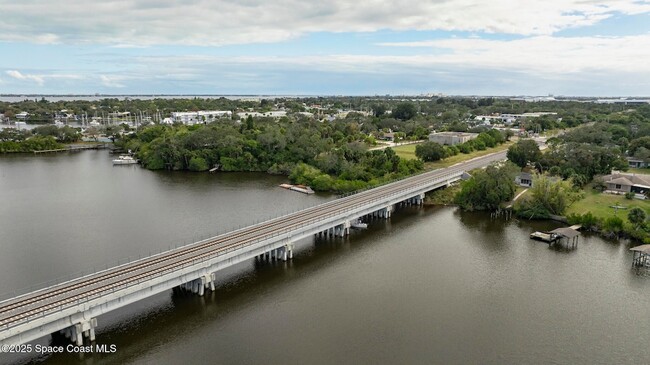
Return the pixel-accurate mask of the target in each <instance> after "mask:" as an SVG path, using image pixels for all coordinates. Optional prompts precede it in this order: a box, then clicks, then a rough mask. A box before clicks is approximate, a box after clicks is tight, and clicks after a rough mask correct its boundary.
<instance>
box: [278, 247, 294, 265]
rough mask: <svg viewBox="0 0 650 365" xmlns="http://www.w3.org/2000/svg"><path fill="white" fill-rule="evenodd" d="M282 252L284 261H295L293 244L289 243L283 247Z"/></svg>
mask: <svg viewBox="0 0 650 365" xmlns="http://www.w3.org/2000/svg"><path fill="white" fill-rule="evenodd" d="M281 250H282V261H287V260H291V259H293V243H287V244H285V245H284V246H283V247H281Z"/></svg>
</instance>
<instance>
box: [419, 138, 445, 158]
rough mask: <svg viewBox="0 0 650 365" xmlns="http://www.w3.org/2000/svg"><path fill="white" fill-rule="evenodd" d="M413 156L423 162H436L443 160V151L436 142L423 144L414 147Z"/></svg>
mask: <svg viewBox="0 0 650 365" xmlns="http://www.w3.org/2000/svg"><path fill="white" fill-rule="evenodd" d="M415 156H417V157H418V158H419V159H420V160H422V161H425V162H431V161H438V160H440V159H443V158H445V149H444V148H443V147H442V146H441V145H440V144H439V143H436V142H431V141H428V142H424V143H420V144H418V145H417V146H415Z"/></svg>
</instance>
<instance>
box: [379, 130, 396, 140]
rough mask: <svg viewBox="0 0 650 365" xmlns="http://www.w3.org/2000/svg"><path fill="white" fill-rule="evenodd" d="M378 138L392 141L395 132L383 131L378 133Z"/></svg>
mask: <svg viewBox="0 0 650 365" xmlns="http://www.w3.org/2000/svg"><path fill="white" fill-rule="evenodd" d="M379 139H381V140H382V141H391V142H392V141H394V140H395V133H393V132H387V133H383V134H381V135H380V137H379Z"/></svg>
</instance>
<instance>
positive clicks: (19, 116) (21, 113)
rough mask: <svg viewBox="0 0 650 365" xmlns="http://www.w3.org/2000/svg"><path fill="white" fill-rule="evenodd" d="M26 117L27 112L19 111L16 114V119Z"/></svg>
mask: <svg viewBox="0 0 650 365" xmlns="http://www.w3.org/2000/svg"><path fill="white" fill-rule="evenodd" d="M27 117H29V113H27V112H20V113H18V114H16V119H19V120H25V119H27Z"/></svg>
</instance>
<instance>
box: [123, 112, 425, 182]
mask: <svg viewBox="0 0 650 365" xmlns="http://www.w3.org/2000/svg"><path fill="white" fill-rule="evenodd" d="M366 138H367V135H366V134H364V133H362V132H361V131H360V130H359V125H358V124H357V123H355V122H347V121H337V122H334V123H320V122H316V121H313V120H312V121H309V120H307V121H302V122H291V121H289V120H288V119H283V120H280V121H273V120H265V119H258V120H255V121H253V119H252V118H249V119H248V120H246V121H245V122H242V123H239V122H235V121H222V122H218V123H212V124H208V125H196V126H191V127H188V126H173V127H170V126H160V125H158V126H151V127H147V128H144V129H142V130H141V131H140V132H138V133H137V134H134V135H132V136H128V137H125V138H124V139H122V140H121V141H119V142H118V145H120V146H122V147H123V148H124V149H130V150H132V151H135V152H136V153H137V156H138V158H139V159H140V160H141V162H142V164H143V166H144V167H146V168H148V169H152V170H158V169H171V170H191V171H205V170H208V169H210V168H212V167H218V168H220V169H221V170H222V171H266V172H270V173H282V174H291V175H290V177H291V179H292V180H293V181H295V182H298V183H304V184H309V185H311V186H312V187H313V188H314V189H316V190H335V191H349V190H357V189H361V188H365V187H367V186H371V185H376V184H379V183H382V182H384V181H388V180H391V179H395V178H399V177H402V176H406V175H409V174H412V173H415V172H417V171H420V170H421V169H422V168H423V164H422V162H421V161H418V160H414V161H406V160H401V159H400V158H399V157H398V156H397V155H396V154H395V152H394V151H392V150H391V149H389V148H387V149H385V150H378V151H366V148H367V146H366V145H365V144H364V143H363V141H365V140H366Z"/></svg>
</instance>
